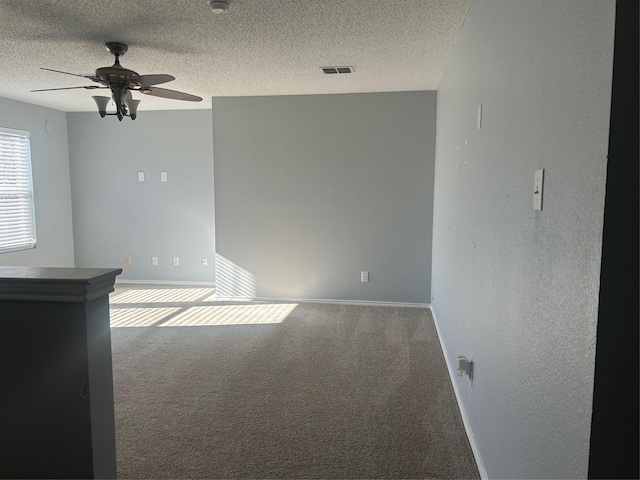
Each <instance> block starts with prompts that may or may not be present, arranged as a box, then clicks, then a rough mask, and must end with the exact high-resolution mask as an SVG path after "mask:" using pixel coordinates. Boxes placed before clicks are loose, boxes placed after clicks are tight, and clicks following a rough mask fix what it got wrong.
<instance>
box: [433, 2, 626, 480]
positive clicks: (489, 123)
mask: <svg viewBox="0 0 640 480" xmlns="http://www.w3.org/2000/svg"><path fill="white" fill-rule="evenodd" d="M614 10H615V3H614V1H613V0H597V1H568V0H567V1H562V2H543V1H535V2H534V1H527V2H524V1H523V2H513V1H511V0H504V1H498V0H486V1H485V0H476V1H474V2H473V4H472V6H471V9H470V11H469V14H468V16H467V19H466V21H465V23H464V26H463V28H462V31H461V35H460V38H459V40H458V43H457V45H456V48H455V51H454V53H453V56H452V58H451V61H450V64H449V66H448V68H447V71H446V73H445V76H444V78H443V80H442V83H441V86H440V89H439V90H438V129H437V150H436V187H435V206H434V209H435V216H434V232H433V236H434V239H433V277H432V285H433V290H432V292H433V293H432V304H433V308H434V312H435V315H436V319H437V324H438V327H439V330H440V333H441V339H442V341H443V345H444V348H445V350H446V352H447V361H448V362H449V363H450V365H451V364H453V363H454V362H455V357H456V356H457V355H467V356H468V357H472V358H473V361H474V366H475V370H474V380H473V385H472V386H471V385H470V383H469V381H468V379H467V378H466V377H465V378H458V377H456V382H457V388H458V390H459V394H460V398H461V400H462V404H463V410H464V411H465V413H466V415H467V417H468V424H469V427H470V429H471V433H472V441H475V443H476V446H477V448H478V451H479V453H480V457H481V460H482V463H483V464H484V467H485V469H486V473H487V474H488V476H489V477H490V478H536V477H542V478H579V477H582V478H586V476H587V466H588V454H589V429H590V421H591V407H592V390H593V372H594V349H595V339H596V321H597V311H598V288H599V273H600V260H601V245H602V226H603V204H604V189H605V175H606V161H607V160H606V155H607V140H608V127H609V107H610V95H611V68H612V53H613V36H614ZM479 103H482V104H483V121H482V128H481V129H480V130H477V129H476V118H477V106H478V104H479ZM538 168H544V169H545V186H544V200H543V205H544V207H543V208H544V210H543V211H542V212H535V211H533V209H532V198H533V178H534V171H535V170H536V169H538Z"/></svg>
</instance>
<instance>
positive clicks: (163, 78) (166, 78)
mask: <svg viewBox="0 0 640 480" xmlns="http://www.w3.org/2000/svg"><path fill="white" fill-rule="evenodd" d="M175 79H176V77H174V76H173V75H166V74H158V75H139V76H137V77H131V79H130V80H132V81H134V82H139V83H140V87H142V88H144V87H150V86H151V85H159V84H161V83H167V82H172V81H173V80H175Z"/></svg>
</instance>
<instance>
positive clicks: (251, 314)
mask: <svg viewBox="0 0 640 480" xmlns="http://www.w3.org/2000/svg"><path fill="white" fill-rule="evenodd" d="M297 306H298V304H297V303H270V304H260V305H215V306H206V307H191V308H189V309H187V310H186V311H184V312H182V313H179V314H178V315H176V316H175V317H172V318H170V319H169V320H168V321H166V322H164V323H162V324H160V325H159V326H160V327H186V326H207V325H251V324H261V323H282V322H283V321H284V319H285V318H287V317H288V316H289V314H290V313H291V312H292V311H293V310H294V309H295V308H296V307H297Z"/></svg>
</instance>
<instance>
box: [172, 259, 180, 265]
mask: <svg viewBox="0 0 640 480" xmlns="http://www.w3.org/2000/svg"><path fill="white" fill-rule="evenodd" d="M178 265H180V257H173V266H174V267H177V266H178Z"/></svg>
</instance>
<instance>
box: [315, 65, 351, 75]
mask: <svg viewBox="0 0 640 480" xmlns="http://www.w3.org/2000/svg"><path fill="white" fill-rule="evenodd" d="M320 68H321V69H322V71H323V72H324V73H325V74H327V75H331V74H333V73H353V67H320Z"/></svg>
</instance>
